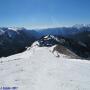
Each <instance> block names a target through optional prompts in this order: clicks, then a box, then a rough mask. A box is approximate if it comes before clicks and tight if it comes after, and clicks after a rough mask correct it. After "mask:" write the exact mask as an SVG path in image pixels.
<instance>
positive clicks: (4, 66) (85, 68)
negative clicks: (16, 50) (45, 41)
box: [0, 46, 90, 90]
mask: <svg viewBox="0 0 90 90" xmlns="http://www.w3.org/2000/svg"><path fill="white" fill-rule="evenodd" d="M60 56H61V57H60V58H57V57H55V55H53V54H52V53H51V49H50V48H47V47H37V46H32V48H30V50H29V49H28V50H27V51H25V52H23V53H20V54H16V55H13V56H9V57H7V58H1V59H0V87H2V86H8V87H13V86H14V87H18V88H17V90H90V61H86V60H75V59H66V57H64V55H60Z"/></svg>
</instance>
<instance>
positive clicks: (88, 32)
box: [0, 26, 90, 57]
mask: <svg viewBox="0 0 90 90" xmlns="http://www.w3.org/2000/svg"><path fill="white" fill-rule="evenodd" d="M47 35H52V36H55V37H58V38H60V37H63V38H65V39H66V38H68V39H69V40H71V42H72V43H73V41H75V42H76V43H77V42H79V43H80V44H82V46H83V47H85V48H87V50H90V27H89V26H82V27H76V26H73V27H62V28H48V29H40V30H29V29H25V28H12V27H10V28H7V27H1V28H0V57H3V56H8V55H12V54H16V53H20V52H22V51H24V50H26V47H28V46H31V45H32V43H33V42H35V41H37V40H41V38H43V37H44V36H47ZM51 42H53V43H54V44H57V42H56V41H55V42H54V41H52V40H51ZM75 42H74V46H75V45H77V44H76V43H75ZM44 43H45V42H44ZM72 46H73V45H72Z"/></svg>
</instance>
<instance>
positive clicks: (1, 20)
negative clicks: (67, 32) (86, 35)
mask: <svg viewBox="0 0 90 90" xmlns="http://www.w3.org/2000/svg"><path fill="white" fill-rule="evenodd" d="M89 23H90V0H0V26H8V27H10V26H11V27H12V26H17V27H26V28H40V27H58V26H71V25H74V24H89Z"/></svg>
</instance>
